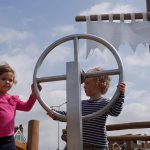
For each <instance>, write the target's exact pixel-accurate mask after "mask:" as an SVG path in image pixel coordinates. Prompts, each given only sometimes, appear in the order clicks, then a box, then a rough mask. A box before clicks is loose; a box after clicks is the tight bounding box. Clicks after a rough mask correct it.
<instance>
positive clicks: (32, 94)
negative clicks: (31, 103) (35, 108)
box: [31, 83, 42, 99]
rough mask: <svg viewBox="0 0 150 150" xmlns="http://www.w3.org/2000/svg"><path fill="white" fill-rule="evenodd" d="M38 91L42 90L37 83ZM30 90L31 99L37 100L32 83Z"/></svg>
mask: <svg viewBox="0 0 150 150" xmlns="http://www.w3.org/2000/svg"><path fill="white" fill-rule="evenodd" d="M38 89H39V91H41V90H42V86H41V85H40V84H39V83H38ZM31 90H32V93H31V97H32V98H35V99H37V96H36V94H35V91H34V86H33V83H32V85H31Z"/></svg>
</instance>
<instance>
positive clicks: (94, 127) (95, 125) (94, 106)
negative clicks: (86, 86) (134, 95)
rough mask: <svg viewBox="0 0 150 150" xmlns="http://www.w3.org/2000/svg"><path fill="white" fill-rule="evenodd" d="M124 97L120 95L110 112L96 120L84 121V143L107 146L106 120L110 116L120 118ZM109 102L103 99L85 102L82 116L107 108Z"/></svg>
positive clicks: (83, 102)
mask: <svg viewBox="0 0 150 150" xmlns="http://www.w3.org/2000/svg"><path fill="white" fill-rule="evenodd" d="M123 102H124V95H120V96H119V98H118V100H117V101H116V103H115V105H114V106H113V107H112V108H111V109H110V111H109V112H107V113H105V114H104V115H102V116H99V117H96V118H94V119H91V120H88V121H83V124H82V125H83V143H86V144H92V145H97V146H107V145H108V142H107V134H106V119H107V117H108V115H111V116H118V115H119V114H120V112H121V110H122V104H123ZM108 103H109V100H108V99H106V98H103V97H101V98H100V99H98V100H83V101H82V115H88V114H91V113H94V112H96V111H98V110H100V109H101V108H103V107H105V106H106V105H107V104H108Z"/></svg>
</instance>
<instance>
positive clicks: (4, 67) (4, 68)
mask: <svg viewBox="0 0 150 150" xmlns="http://www.w3.org/2000/svg"><path fill="white" fill-rule="evenodd" d="M6 72H11V73H13V74H14V80H13V82H14V83H17V81H16V80H15V71H14V70H13V69H12V68H11V67H10V65H9V64H7V63H5V64H0V75H2V74H3V73H6Z"/></svg>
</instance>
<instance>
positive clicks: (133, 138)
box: [107, 135, 150, 142]
mask: <svg viewBox="0 0 150 150" xmlns="http://www.w3.org/2000/svg"><path fill="white" fill-rule="evenodd" d="M107 139H108V141H116V142H117V141H137V140H140V141H150V136H146V135H120V136H108V137H107Z"/></svg>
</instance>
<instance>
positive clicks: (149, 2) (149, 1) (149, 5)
mask: <svg viewBox="0 0 150 150" xmlns="http://www.w3.org/2000/svg"><path fill="white" fill-rule="evenodd" d="M146 9H147V12H150V0H146Z"/></svg>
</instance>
